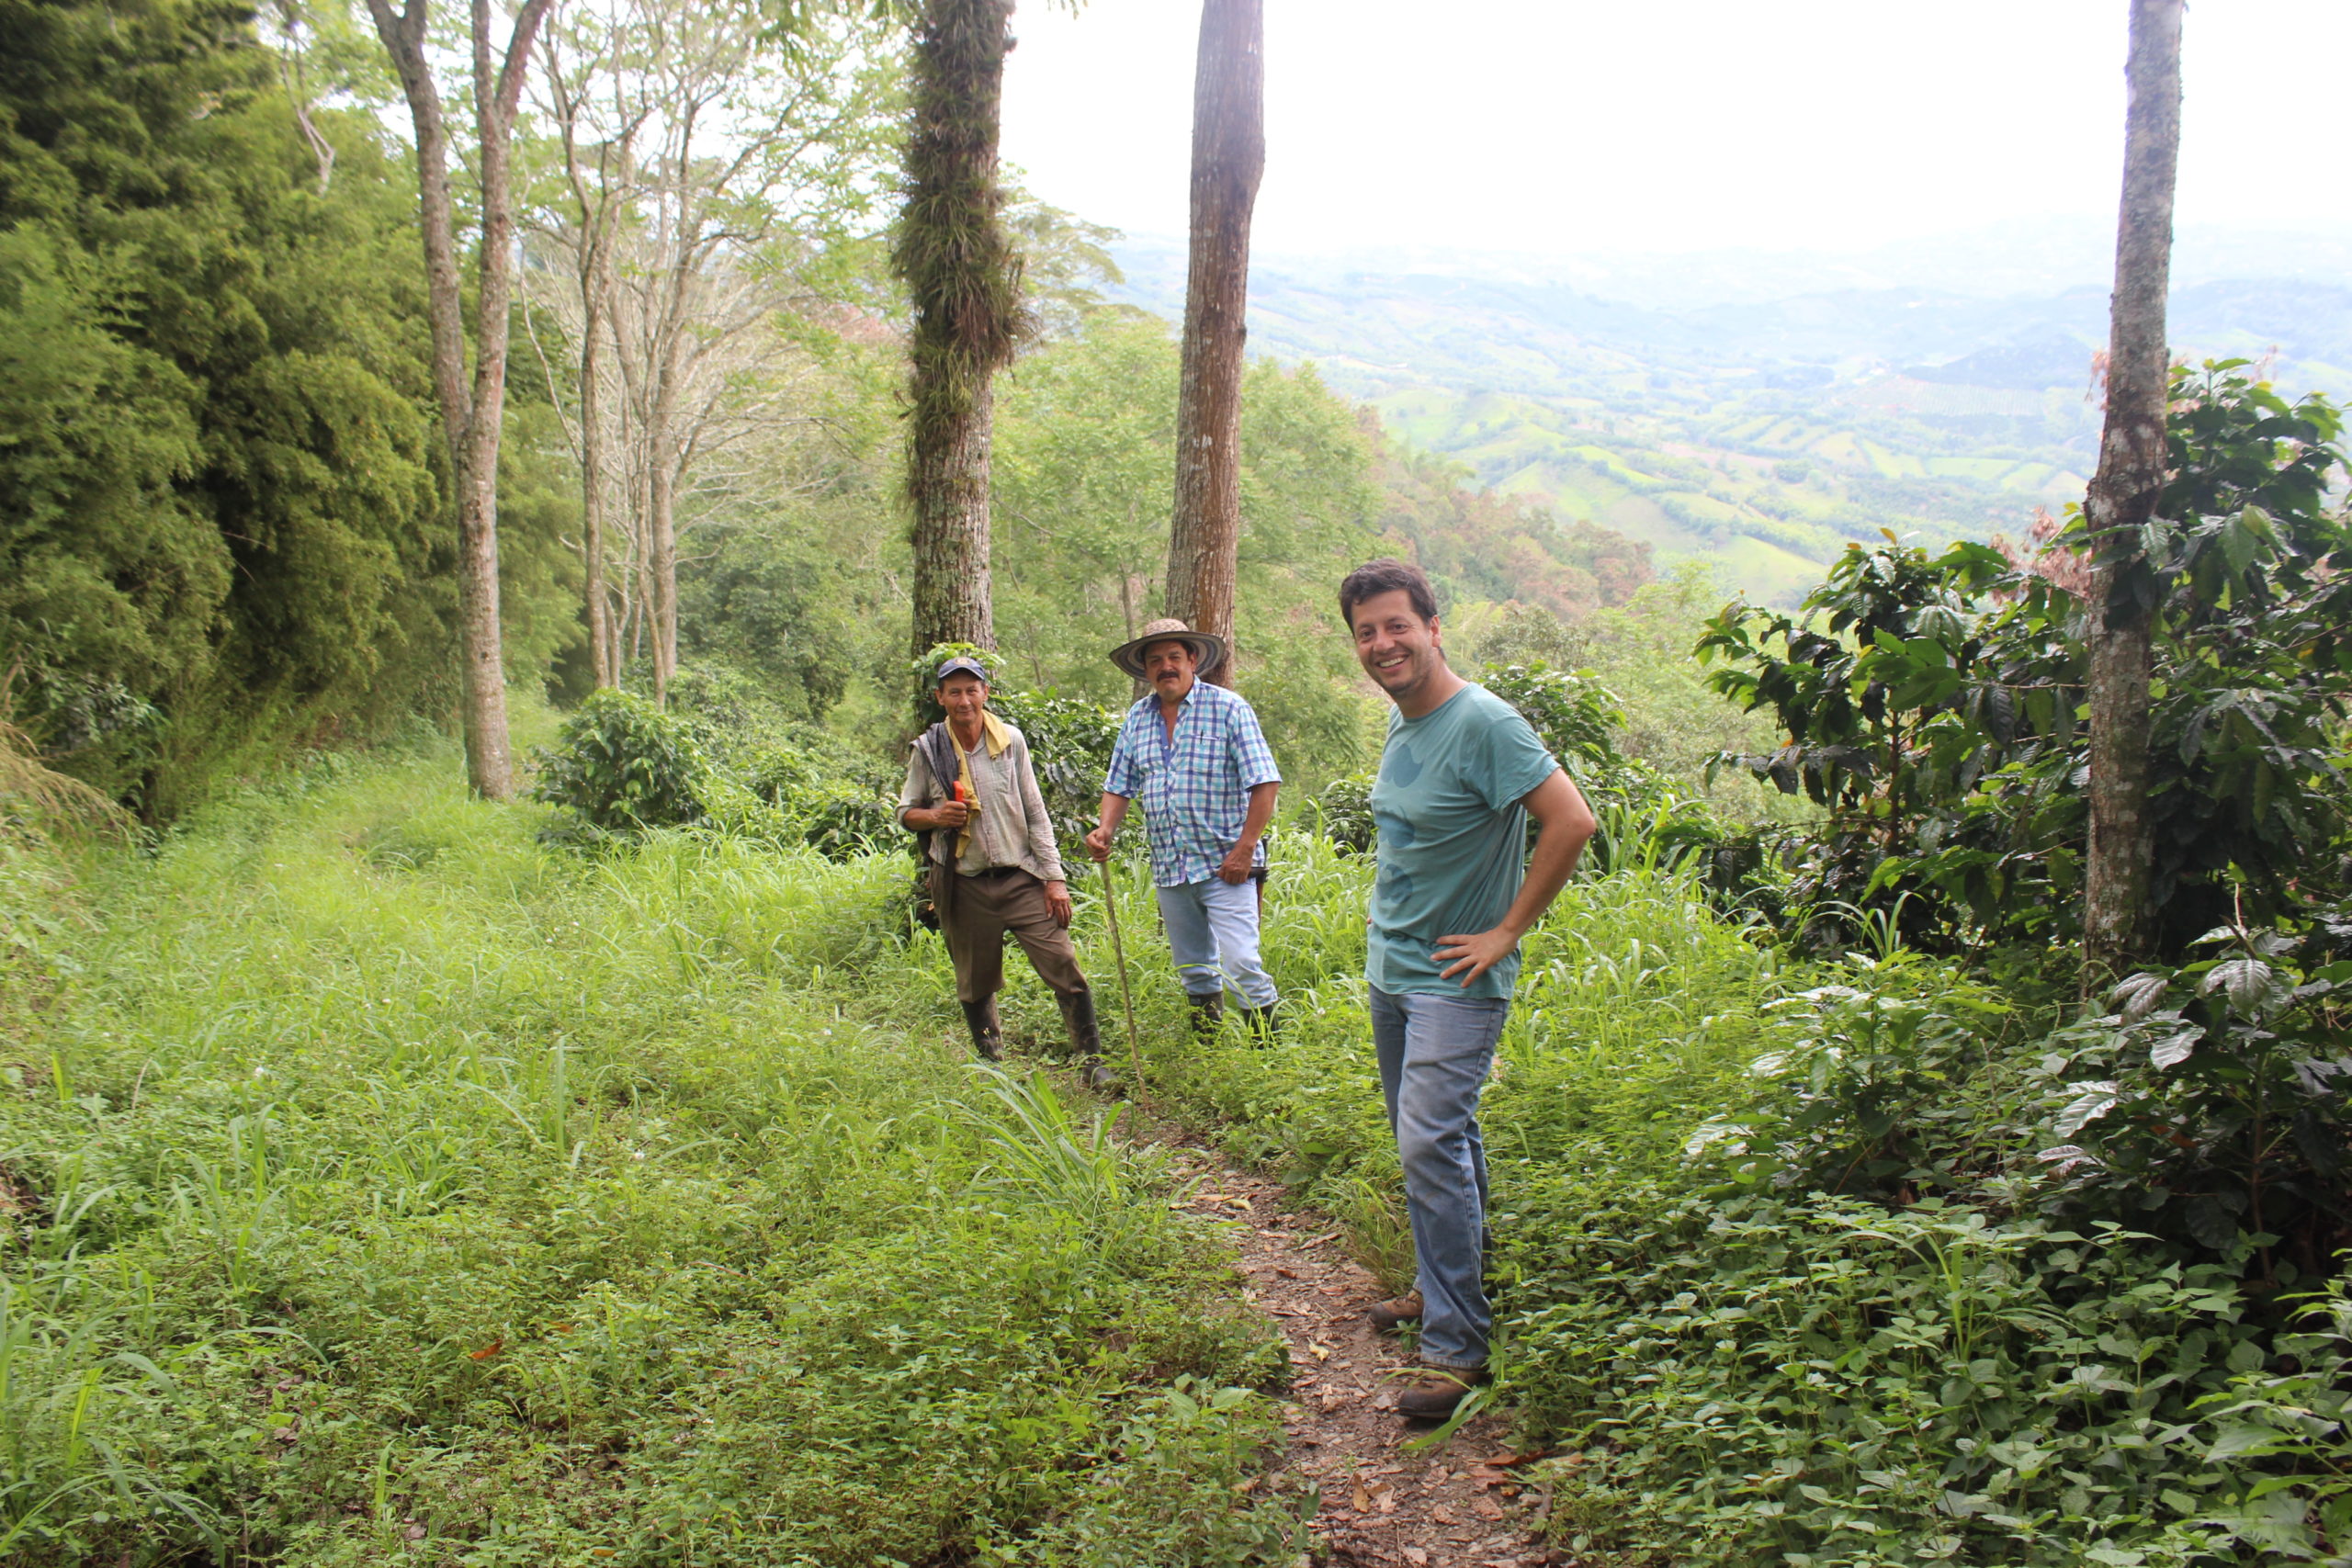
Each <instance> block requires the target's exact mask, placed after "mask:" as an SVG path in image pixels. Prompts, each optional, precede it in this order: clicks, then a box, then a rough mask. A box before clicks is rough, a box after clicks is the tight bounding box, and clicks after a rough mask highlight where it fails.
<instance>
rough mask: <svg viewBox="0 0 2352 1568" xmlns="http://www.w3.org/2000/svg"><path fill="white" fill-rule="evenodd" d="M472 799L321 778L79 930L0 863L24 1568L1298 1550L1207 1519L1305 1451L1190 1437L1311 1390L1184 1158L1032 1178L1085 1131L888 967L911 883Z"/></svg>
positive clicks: (895, 865) (135, 878)
mask: <svg viewBox="0 0 2352 1568" xmlns="http://www.w3.org/2000/svg"><path fill="white" fill-rule="evenodd" d="M455 776H456V769H455V767H454V765H453V763H452V762H451V761H450V760H449V759H447V758H446V757H445V758H440V759H436V760H434V761H424V762H416V763H409V764H398V765H374V764H369V765H364V766H361V767H359V768H357V769H356V770H354V771H353V772H352V773H350V774H349V775H348V776H346V777H340V778H338V777H331V776H327V775H321V776H319V777H315V778H313V779H311V781H309V782H308V784H307V785H306V786H304V787H300V788H295V789H292V790H289V791H284V792H280V793H279V794H278V795H277V797H276V798H273V799H269V800H265V801H260V802H254V803H248V804H246V805H243V806H242V807H238V808H236V809H234V810H232V811H230V812H228V813H225V814H223V815H221V816H220V817H217V818H214V819H213V820H211V821H209V822H207V823H205V824H203V825H201V826H199V827H198V828H196V829H193V830H191V831H190V832H188V833H187V834H186V835H185V836H183V837H182V838H180V839H178V840H175V841H174V842H172V843H171V844H169V845H168V846H166V847H165V849H164V851H163V852H162V853H161V854H160V855H158V856H156V857H155V858H153V860H152V861H144V860H141V859H140V858H138V857H134V856H130V855H121V856H118V857H115V858H113V859H111V860H107V861H103V862H102V863H100V864H99V865H97V866H96V867H95V868H93V869H92V871H91V872H90V873H89V876H88V880H87V881H86V882H85V886H84V887H83V889H82V891H81V893H80V895H79V904H78V907H79V908H80V909H81V910H82V911H83V912H82V913H81V914H80V915H79V916H78V917H76V918H65V919H61V918H58V917H57V915H55V914H54V913H52V914H51V915H47V916H43V915H41V914H40V910H41V909H42V908H48V909H50V910H51V911H52V912H54V911H57V910H60V909H71V908H74V905H73V904H71V903H65V904H61V902H60V898H61V896H60V895H59V894H58V893H57V892H56V891H55V890H54V889H43V888H40V887H39V886H35V885H34V883H35V878H34V873H35V872H36V871H37V870H38V869H39V867H38V866H37V865H35V864H34V863H32V862H30V861H28V860H27V859H26V858H25V857H22V856H18V857H17V858H16V859H15V860H13V861H12V862H11V863H10V865H11V868H12V874H14V875H15V876H16V877H17V886H16V887H15V889H14V890H15V891H17V893H19V894H29V895H30V898H29V901H19V902H17V903H16V904H15V905H14V908H15V910H16V912H15V913H14V914H12V915H11V917H10V924H9V930H10V934H11V935H13V936H15V937H16V938H17V939H18V940H17V943H16V947H15V953H16V961H15V964H14V965H13V967H12V968H11V969H10V970H9V971H8V978H9V982H10V986H11V993H10V994H11V997H12V998H13V1001H14V1004H15V1005H14V1007H13V1008H12V1009H11V1011H10V1014H9V1017H8V1023H9V1025H10V1028H9V1033H8V1036H7V1037H6V1040H5V1043H0V1063H6V1071H5V1075H4V1077H5V1082H0V1162H5V1165H4V1166H0V1168H5V1170H6V1173H7V1175H8V1177H9V1179H10V1181H11V1183H12V1190H13V1192H14V1194H15V1197H16V1198H17V1200H18V1201H19V1202H18V1203H12V1204H9V1205H0V1209H5V1208H14V1207H21V1212H19V1213H14V1214H13V1215H0V1271H5V1276H6V1296H5V1307H6V1320H5V1325H0V1403H5V1406H6V1408H5V1410H0V1416H5V1417H6V1419H5V1421H0V1428H5V1431H0V1461H5V1469H0V1487H5V1488H6V1490H5V1492H4V1493H0V1562H81V1561H96V1560H101V1559H103V1560H104V1561H107V1562H115V1561H118V1554H120V1555H119V1561H121V1562H159V1561H165V1560H178V1554H179V1553H181V1552H183V1551H200V1550H201V1549H203V1548H204V1547H206V1546H207V1545H208V1544H221V1545H225V1546H227V1547H229V1548H231V1549H232V1550H233V1551H234V1552H235V1553H236V1554H237V1556H238V1557H239V1559H240V1560H241V1561H254V1562H286V1563H321V1564H323V1563H357V1562H385V1561H389V1560H390V1559H391V1558H392V1557H393V1556H394V1555H395V1554H398V1555H399V1556H400V1557H401V1560H402V1561H406V1562H448V1563H455V1562H466V1563H515V1564H524V1563H528V1564H534V1565H537V1564H543V1563H551V1562H563V1563H582V1564H586V1563H596V1562H682V1561H691V1562H696V1563H722V1562H747V1563H748V1562H759V1563H797V1562H807V1563H841V1564H845V1565H847V1564H854V1565H856V1568H867V1565H869V1564H876V1563H887V1562H924V1561H931V1560H935V1559H937V1558H939V1557H940V1556H941V1554H943V1553H964V1554H969V1555H968V1558H962V1557H959V1559H958V1560H959V1561H961V1560H970V1561H986V1562H993V1561H999V1560H1002V1561H1020V1562H1092V1561H1099V1560H1101V1559H1102V1556H1103V1553H1104V1552H1113V1553H1114V1555H1115V1552H1116V1551H1124V1550H1125V1546H1123V1545H1120V1544H1119V1543H1129V1544H1136V1543H1157V1544H1155V1545H1152V1546H1151V1551H1153V1552H1154V1554H1155V1555H1156V1556H1157V1558H1158V1560H1162V1561H1170V1562H1174V1561H1196V1562H1225V1561H1243V1560H1253V1561H1254V1560H1255V1558H1254V1557H1251V1556H1250V1555H1249V1554H1250V1553H1251V1552H1253V1551H1258V1550H1260V1549H1261V1548H1264V1549H1268V1550H1271V1549H1272V1543H1274V1542H1276V1541H1278V1540H1282V1539H1284V1538H1285V1537H1286V1535H1287V1533H1288V1531H1287V1525H1286V1523H1285V1519H1284V1517H1283V1516H1282V1515H1281V1514H1280V1511H1279V1509H1277V1508H1276V1507H1275V1506H1272V1505H1266V1506H1256V1505H1248V1506H1242V1507H1241V1508H1239V1509H1238V1510H1216V1511H1215V1512H1214V1513H1211V1514H1209V1515H1206V1516H1204V1515H1203V1514H1202V1513H1201V1512H1200V1511H1199V1510H1197V1509H1195V1508H1193V1507H1191V1506H1189V1504H1188V1502H1187V1498H1188V1497H1189V1496H1191V1495H1197V1494H1198V1493H1199V1492H1201V1491H1204V1490H1210V1491H1214V1490H1221V1489H1222V1488H1224V1487H1225V1486H1227V1485H1229V1484H1231V1483H1232V1482H1233V1481H1235V1480H1236V1479H1238V1476H1239V1475H1240V1474H1241V1473H1243V1472H1245V1471H1246V1470H1248V1469H1251V1468H1254V1461H1253V1459H1252V1457H1251V1455H1252V1450H1253V1446H1254V1444H1255V1443H1256V1442H1258V1441H1259V1440H1260V1439H1261V1438H1262V1437H1263V1435H1264V1431H1265V1422H1266V1419H1267V1416H1266V1412H1265V1407H1264V1405H1263V1402H1261V1401H1258V1400H1255V1399H1250V1400H1244V1401H1241V1402H1239V1403H1238V1404H1230V1403H1229V1407H1228V1408H1226V1409H1223V1410H1217V1411H1209V1412H1205V1413H1195V1412H1193V1411H1191V1410H1190V1408H1189V1406H1188V1404H1187V1401H1186V1400H1185V1399H1184V1398H1182V1397H1181V1395H1180V1394H1178V1393H1171V1392H1170V1391H1171V1389H1172V1388H1173V1386H1174V1385H1173V1380H1176V1379H1178V1378H1200V1379H1204V1380H1207V1382H1209V1383H1210V1384H1211V1385H1223V1384H1228V1383H1238V1382H1260V1381H1263V1380H1264V1379H1265V1378H1266V1377H1267V1375H1268V1374H1269V1371H1270V1369H1271V1368H1272V1365H1273V1362H1272V1360H1270V1359H1269V1357H1270V1354H1271V1352H1270V1351H1269V1349H1268V1341H1267V1339H1266V1337H1265V1335H1264V1333H1263V1331H1262V1328H1261V1325H1259V1324H1257V1323H1256V1322H1255V1321H1254V1320H1253V1319H1250V1318H1248V1317H1246V1316H1241V1315H1237V1314H1236V1312H1235V1310H1234V1309H1233V1307H1232V1306H1231V1304H1230V1303H1229V1301H1228V1299H1227V1293H1226V1292H1227V1289H1228V1288H1229V1287H1227V1286H1226V1285H1225V1284H1224V1283H1223V1281H1224V1280H1225V1279H1226V1276H1225V1274H1224V1269H1225V1255H1224V1253H1223V1252H1222V1250H1221V1249H1220V1247H1219V1246H1218V1245H1217V1244H1216V1241H1215V1239H1214V1238H1213V1237H1212V1236H1210V1235H1205V1234H1203V1233H1201V1232H1200V1231H1198V1230H1197V1229H1195V1228H1193V1227H1192V1226H1191V1224H1190V1223H1189V1222H1187V1221H1184V1220H1182V1219H1181V1218H1179V1217H1178V1216H1175V1215H1173V1214H1171V1213H1170V1210H1169V1208H1168V1206H1167V1204H1166V1203H1165V1202H1164V1201H1162V1198H1161V1193H1160V1190H1159V1189H1158V1188H1157V1187H1155V1186H1154V1184H1153V1182H1152V1181H1151V1179H1150V1170H1149V1168H1148V1167H1149V1164H1150V1162H1149V1160H1148V1157H1147V1158H1145V1159H1143V1160H1142V1161H1141V1162H1140V1163H1138V1161H1137V1160H1136V1159H1134V1158H1129V1157H1125V1156H1109V1155H1103V1154H1102V1153H1100V1151H1099V1150H1096V1151H1093V1152H1090V1148H1091V1145H1090V1144H1089V1141H1088V1138H1087V1136H1086V1135H1085V1134H1084V1130H1083V1128H1082V1127H1074V1128H1069V1129H1066V1130H1065V1133H1066V1136H1065V1137H1064V1138H1063V1140H1062V1142H1061V1143H1060V1144H1058V1145H1057V1144H1056V1143H1055V1142H1054V1140H1052V1139H1049V1138H1041V1137H1039V1136H1037V1135H1035V1134H1032V1133H1029V1132H1023V1131H1021V1130H1019V1129H1018V1128H1017V1127H1016V1128H1015V1129H1014V1130H1012V1132H1010V1133H1003V1132H1002V1126H1003V1124H1005V1123H1007V1122H1009V1121H1012V1120H1014V1119H1015V1118H1014V1112H1015V1111H1016V1110H1017V1111H1022V1112H1024V1113H1026V1114H1027V1115H1029V1116H1031V1117H1033V1118H1035V1117H1046V1118H1047V1119H1048V1120H1050V1117H1051V1114H1052V1111H1053V1106H1052V1104H1051V1102H1050V1101H1049V1100H1048V1101H1043V1102H1040V1101H1037V1100H1026V1101H1023V1102H1022V1103H1021V1104H1019V1105H1018V1106H1015V1105H1013V1104H1012V1103H1011V1102H1009V1101H1004V1100H1000V1099H999V1098H998V1097H997V1096H995V1095H993V1094H991V1093H990V1092H989V1086H988V1084H987V1083H986V1081H985V1080H982V1079H979V1078H978V1077H976V1075H974V1074H973V1073H972V1072H971V1071H969V1070H968V1069H967V1067H966V1066H964V1064H963V1062H962V1060H961V1055H962V1053H961V1052H960V1051H959V1050H957V1049H956V1048H954V1047H953V1046H952V1045H950V1044H948V1043H945V1042H944V1039H943V1035H942V1032H941V1030H940V1028H939V1025H940V1023H941V1022H942V1021H943V1015H944V1013H945V1012H946V1011H947V1010H946V1009H945V1008H944V1005H943V1003H944V993H945V984H946V982H945V974H944V962H943V961H942V959H941V957H940V954H939V951H938V947H937V943H936V941H935V939H931V938H929V937H926V938H925V939H924V941H923V942H921V943H918V944H917V945H916V946H915V947H913V948H912V949H908V948H906V947H903V946H900V945H897V944H893V943H890V942H887V941H885V940H883V935H884V933H885V932H886V931H888V929H889V925H890V921H891V920H892V919H894V918H895V917H894V913H893V910H894V902H893V901H894V899H895V897H896V895H897V893H898V891H899V888H900V886H902V885H903V883H904V880H905V874H906V863H905V862H904V860H903V859H902V858H899V857H886V858H882V859H878V860H876V861H872V862H868V863H863V864H858V865H853V866H846V867H844V866H835V865H830V864H827V863H824V862H821V861H817V860H814V859H808V858H801V857H798V856H780V855H777V854H775V853H773V852H763V851H754V850H751V849H748V848H744V847H742V846H739V845H718V846H708V845H701V844H696V843H694V842H691V841H688V840H682V839H662V840H656V841H655V842H653V843H652V844H651V845H650V846H649V847H648V848H647V849H646V850H645V851H644V852H642V853H641V854H639V855H635V856H629V857H625V858H620V859H616V860H613V861H609V862H606V863H601V864H599V863H583V862H581V861H579V860H576V859H573V858H571V857H570V856H568V855H564V854H561V853H558V852H550V851H545V850H542V849H540V848H539V847H538V846H537V845H536V844H535V843H534V842H533V840H532V837H531V834H532V830H533V829H534V827H535V825H536V822H537V819H538V817H539V815H540V814H539V812H538V811H537V808H533V807H489V806H484V805H481V804H478V803H473V802H469V801H467V800H465V799H464V798H463V797H462V796H461V795H460V793H459V791H458V788H457V786H456V783H455ZM854 985H862V986H864V987H867V988H868V989H869V990H870V991H871V992H872V993H874V994H877V995H888V997H890V998H891V1002H890V1005H889V1007H888V1009H886V1010H882V1012H884V1013H887V1015H888V1016H887V1019H885V1020H884V1021H878V1022H877V1021H876V1018H875V1017H873V1016H868V1017H866V1018H865V1019H863V1020H861V1018H860V1016H859V1014H858V1013H857V1012H856V1010H854V1009H844V1008H843V1007H842V999H843V998H844V997H845V996H848V995H850V994H851V987H853V986H854ZM1042 1009H1043V999H1042V998H1038V997H1036V996H1035V995H1030V994H1027V993H1024V994H1023V996H1022V997H1021V998H1018V1000H1017V1005H1016V1007H1015V1009H1014V1015H1015V1022H1016V1026H1018V1025H1019V1024H1021V1023H1023V1022H1028V1021H1035V1020H1036V1018H1037V1016H1038V1014H1039V1012H1040V1011H1041V1010H1042ZM1016 1098H1018V1097H1017V1096H1016ZM992 1122H993V1123H995V1124H997V1126H998V1129H999V1130H998V1131H992V1130H991V1123H992ZM1000 1134H1001V1135H1000ZM412 1542H413V1543H415V1544H414V1546H413V1549H412V1547H411V1543H412Z"/></svg>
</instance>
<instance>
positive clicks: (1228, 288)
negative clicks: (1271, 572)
mask: <svg viewBox="0 0 2352 1568" xmlns="http://www.w3.org/2000/svg"><path fill="white" fill-rule="evenodd" d="M1265 31H1266V29H1265V17H1264V7H1263V5H1262V0H1203V4H1202V6H1201V44H1200V55H1199V59H1198V62H1197V63H1196V65H1195V67H1194V74H1193V236H1192V253H1191V258H1190V263H1189V268H1188V271H1187V274H1186V278H1185V287H1184V349H1183V355H1184V357H1183V374H1182V381H1181V382H1180V384H1179V388H1178V392H1177V403H1176V506H1175V515H1174V518H1173V520H1172V522H1171V524H1170V528H1169V536H1168V613H1169V614H1170V615H1175V616H1178V617H1181V618H1182V619H1183V620H1184V621H1186V622H1189V623H1190V624H1191V625H1192V626H1193V629H1194V630H1196V631H1204V632H1210V633H1213V634H1215V635H1216V636H1217V637H1223V638H1224V639H1225V641H1226V644H1227V647H1228V648H1230V647H1231V646H1232V643H1233V600H1234V580H1235V576H1236V573H1237V571H1238V565H1239V561H1240V552H1241V372H1242V350H1243V348H1244V346H1245V344H1246V343H1247V341H1248V336H1249V333H1248V329H1247V327H1246V325H1245V323H1244V317H1245V315H1246V314H1247V312H1248V310H1249V306H1250V216H1251V214H1252V213H1253V212H1254V211H1255V209H1256V207H1257V202H1258V182H1259V180H1260V178H1261V176H1262V175H1264V173H1265V168H1266V126H1265V96H1266V69H1265ZM1233 669H1234V660H1232V659H1230V658H1228V659H1227V660H1226V661H1225V663H1224V664H1223V665H1221V666H1220V667H1219V668H1218V669H1217V670H1216V672H1215V673H1214V674H1212V675H1211V676H1209V679H1210V680H1213V681H1217V682H1222V683H1224V684H1226V685H1228V686H1229V685H1231V684H1232V683H1233Z"/></svg>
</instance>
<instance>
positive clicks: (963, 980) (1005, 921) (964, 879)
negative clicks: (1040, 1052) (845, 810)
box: [931, 862, 1087, 1002]
mask: <svg viewBox="0 0 2352 1568" xmlns="http://www.w3.org/2000/svg"><path fill="white" fill-rule="evenodd" d="M943 884H944V886H943ZM931 888H932V902H933V904H934V905H936V906H937V907H938V909H939V934H940V935H942V936H944V937H945V938H946V939H947V955H948V957H950V958H952V959H954V960H955V961H956V1000H957V1001H959V1002H984V1001H987V1000H988V999H989V998H990V997H993V996H995V995H996V994H997V992H998V991H999V990H1001V988H1002V987H1003V986H1004V934H1005V932H1007V931H1011V932H1012V940H1013V941H1015V942H1019V943H1020V944H1021V951H1022V952H1023V953H1027V954H1028V955H1029V964H1030V966H1031V967H1032V968H1034V969H1035V970H1036V971H1037V977H1038V978H1039V979H1041V980H1043V981H1045V982H1046V986H1047V987H1049V988H1050V989H1051V990H1052V991H1053V992H1054V993H1055V994H1056V995H1057V996H1065V997H1069V996H1076V995H1078V994H1079V993H1080V992H1082V991H1084V990H1086V989H1087V985H1086V976H1083V975H1081V974H1080V973H1079V970H1078V950H1077V949H1076V948H1074V947H1072V946H1071V945H1070V942H1069V931H1066V930H1064V929H1063V928H1062V927H1061V926H1060V925H1058V924H1057V923H1056V922H1055V919H1054V917H1053V915H1052V914H1051V913H1050V912H1049V911H1048V910H1047V909H1046V885H1045V884H1044V883H1042V882H1040V881H1038V880H1037V879H1036V878H1035V877H1034V876H1032V875H1030V874H1028V873H1027V872H1025V871H1009V872H1006V873H1005V874H1003V875H1001V876H958V875H956V873H954V872H953V871H950V870H949V869H948V868H947V867H945V866H944V865H941V864H939V863H936V862H934V863H933V864H932V868H931Z"/></svg>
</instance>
